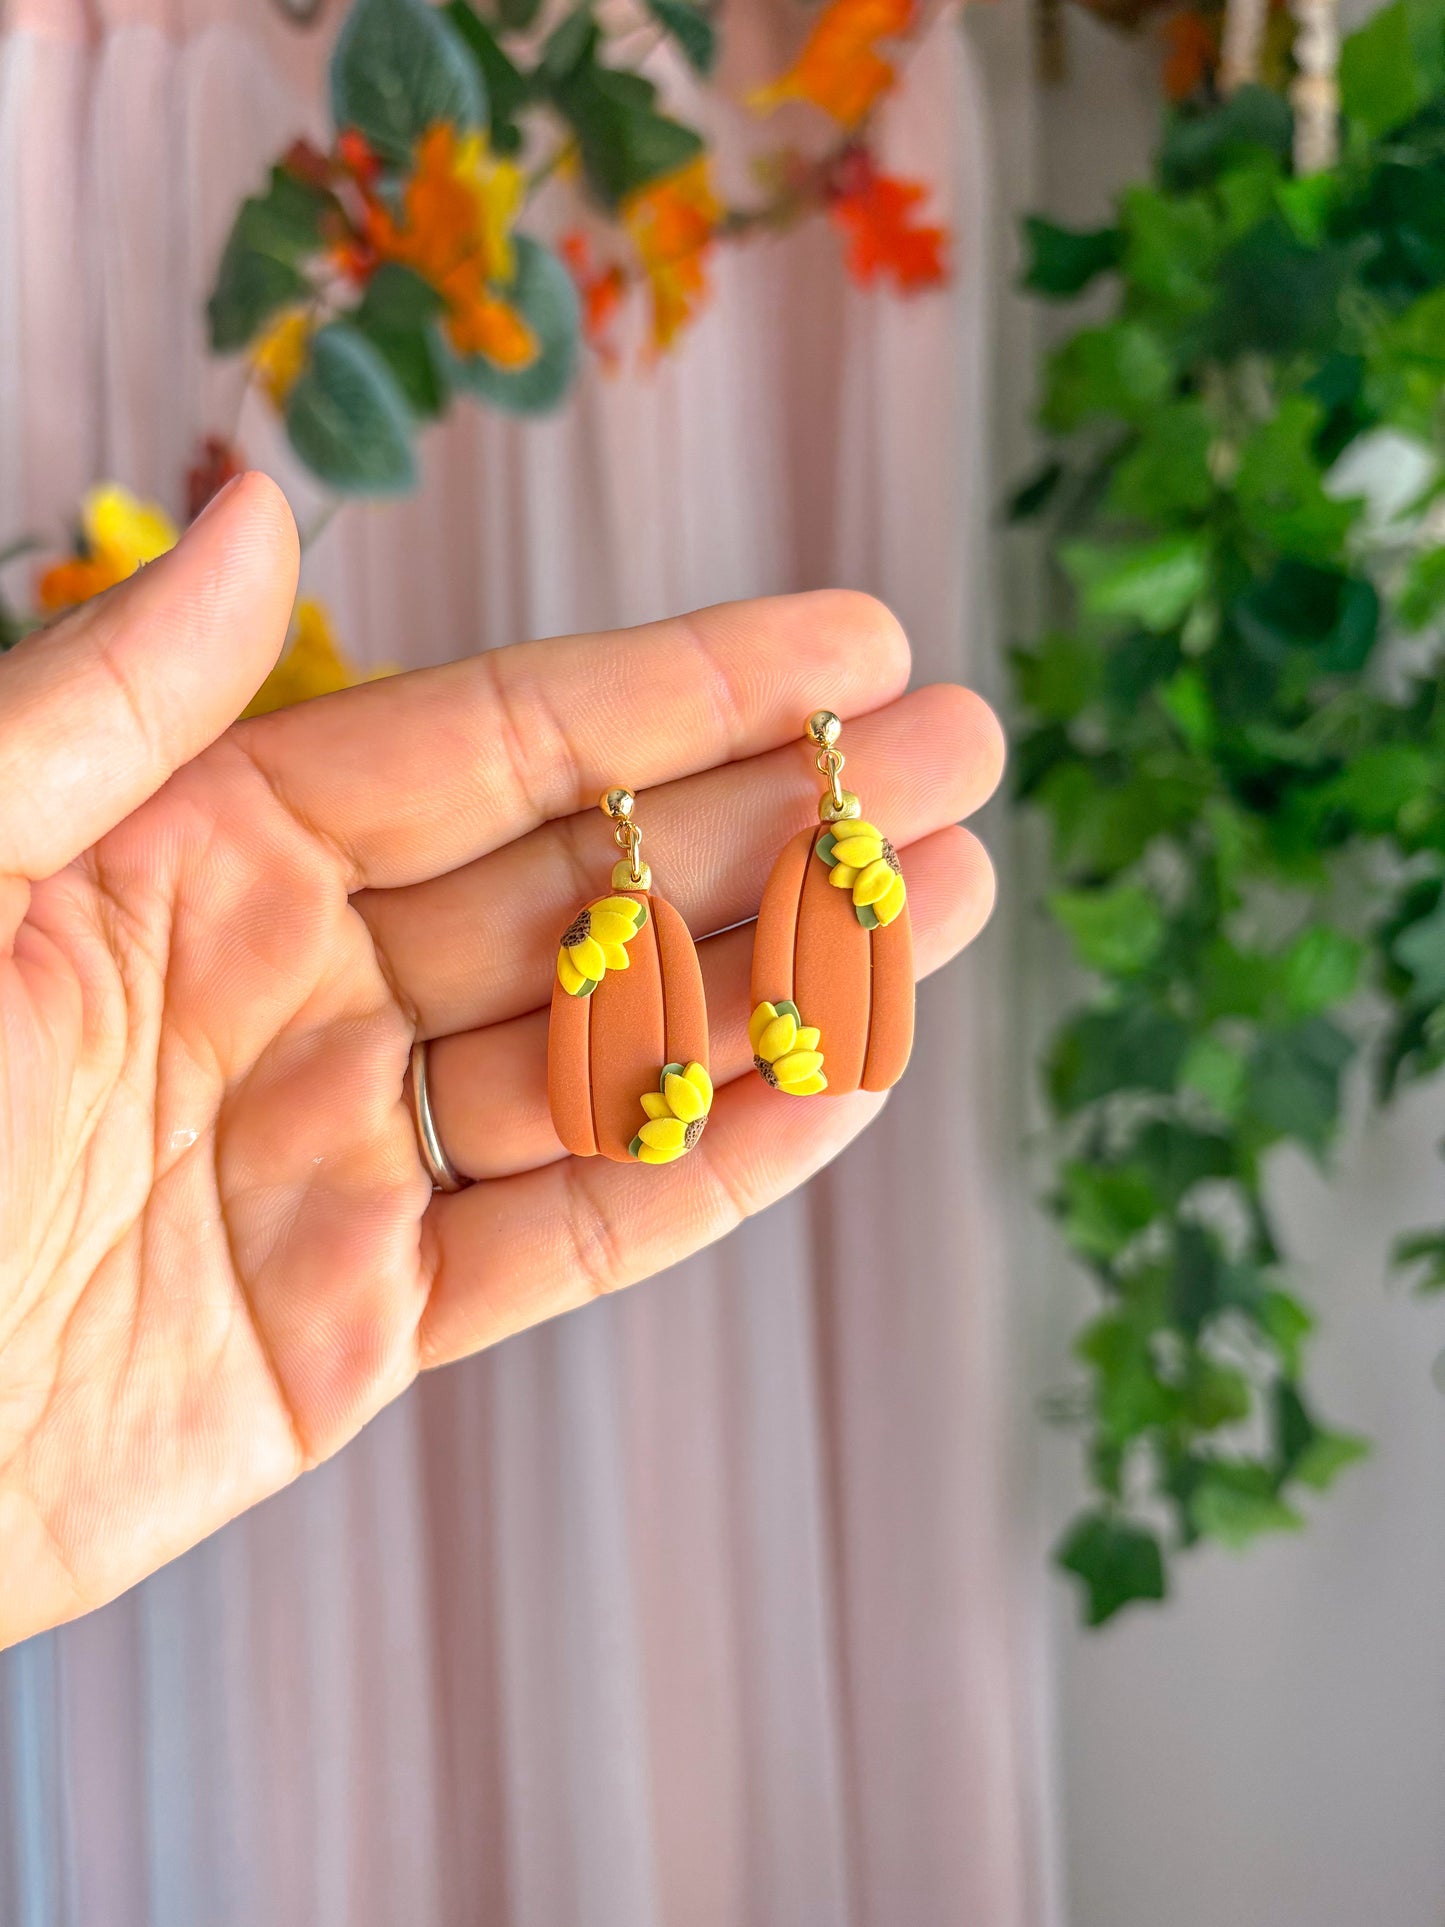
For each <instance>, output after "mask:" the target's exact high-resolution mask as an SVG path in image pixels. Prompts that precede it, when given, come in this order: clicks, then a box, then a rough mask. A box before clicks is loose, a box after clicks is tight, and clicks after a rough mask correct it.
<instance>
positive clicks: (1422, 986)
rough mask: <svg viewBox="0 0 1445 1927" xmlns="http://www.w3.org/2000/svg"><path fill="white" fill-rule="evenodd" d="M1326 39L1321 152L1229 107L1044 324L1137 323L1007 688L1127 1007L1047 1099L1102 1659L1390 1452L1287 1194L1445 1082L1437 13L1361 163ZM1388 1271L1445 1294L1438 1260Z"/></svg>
mask: <svg viewBox="0 0 1445 1927" xmlns="http://www.w3.org/2000/svg"><path fill="white" fill-rule="evenodd" d="M1309 4H1310V5H1311V6H1316V4H1317V0H1309ZM1323 11H1324V10H1323V9H1320V10H1319V12H1318V14H1317V16H1316V18H1315V20H1314V22H1313V27H1312V31H1313V32H1314V33H1315V34H1316V36H1317V37H1316V39H1315V40H1314V41H1313V42H1312V43H1311V44H1310V45H1308V46H1307V47H1306V48H1304V49H1303V50H1302V58H1301V65H1300V79H1299V83H1298V85H1297V87H1296V89H1295V90H1294V93H1293V99H1294V101H1295V106H1296V113H1295V115H1294V116H1293V118H1292V116H1291V113H1290V110H1289V107H1288V106H1287V105H1286V104H1285V102H1284V100H1282V99H1281V98H1279V96H1278V95H1276V94H1273V93H1270V92H1266V91H1264V90H1262V89H1260V88H1257V87H1249V86H1245V87H1241V88H1239V89H1238V90H1237V91H1236V92H1234V93H1233V94H1232V95H1231V96H1230V97H1229V98H1228V99H1227V100H1222V101H1221V100H1212V101H1211V100H1208V99H1204V100H1202V101H1201V102H1199V103H1198V104H1196V105H1195V106H1193V107H1191V108H1189V109H1187V110H1182V111H1178V112H1176V113H1174V114H1173V115H1172V116H1171V117H1170V119H1169V122H1168V124H1167V127H1166V130H1165V135H1164V141H1163V145H1162V148H1161V151H1160V155H1159V161H1158V166H1157V171H1156V174H1155V177H1154V179H1153V180H1152V181H1151V182H1149V183H1143V184H1140V185H1138V186H1136V187H1133V188H1131V189H1129V190H1128V192H1126V193H1125V194H1123V195H1122V196H1121V197H1120V199H1119V202H1118V206H1117V213H1116V219H1115V221H1114V222H1113V223H1112V224H1111V225H1110V226H1108V227H1106V228H1102V229H1099V230H1097V231H1094V232H1090V233H1080V232H1075V231H1070V230H1066V229H1063V228H1060V227H1057V226H1055V225H1053V224H1051V223H1049V222H1046V221H1038V220H1036V221H1032V222H1030V223H1029V237H1030V243H1031V247H1030V253H1031V262H1030V266H1029V269H1028V284H1029V285H1030V286H1031V287H1032V288H1033V289H1034V290H1035V291H1036V292H1037V293H1038V294H1040V295H1042V296H1045V297H1047V298H1050V299H1054V300H1068V299H1071V298H1073V297H1074V296H1076V295H1077V294H1079V293H1081V292H1082V291H1083V290H1084V289H1085V288H1086V287H1095V286H1096V285H1097V284H1101V283H1102V284H1107V285H1108V286H1109V287H1111V288H1112V290H1113V302H1112V310H1111V312H1110V314H1109V316H1108V318H1107V319H1106V320H1104V321H1102V322H1101V323H1099V324H1098V325H1090V326H1087V327H1083V328H1080V329H1078V330H1077V331H1076V332H1075V333H1074V334H1073V335H1071V336H1070V337H1069V338H1068V339H1067V340H1066V341H1065V342H1064V343H1063V345H1062V346H1061V347H1060V348H1059V349H1058V351H1057V352H1056V353H1055V354H1054V355H1053V357H1052V359H1051V361H1050V363H1049V366H1048V371H1047V377H1046V381H1045V389H1044V401H1043V409H1042V421H1043V425H1044V427H1045V429H1046V430H1047V432H1048V433H1049V435H1050V436H1051V437H1052V438H1053V441H1054V444H1055V447H1054V453H1053V454H1052V456H1051V458H1050V461H1049V463H1048V465H1047V466H1046V468H1045V469H1044V470H1043V471H1042V472H1041V473H1040V474H1039V475H1038V476H1037V477H1036V478H1035V480H1034V482H1033V483H1032V484H1031V485H1030V486H1029V487H1028V488H1026V489H1025V490H1024V491H1022V492H1021V494H1020V496H1019V498H1018V500H1017V502H1016V512H1017V513H1018V514H1019V515H1020V516H1021V517H1035V518H1041V519H1042V521H1043V523H1044V525H1045V527H1046V528H1047V530H1048V539H1049V544H1050V549H1051V553H1052V555H1053V558H1054V560H1055V562H1056V564H1057V570H1058V578H1059V581H1060V585H1061V593H1062V603H1061V609H1062V620H1061V621H1060V622H1059V624H1058V625H1057V627H1055V628H1052V629H1050V630H1049V631H1048V633H1046V634H1044V635H1042V636H1040V637H1038V638H1037V639H1035V641H1034V642H1033V643H1032V644H1031V646H1030V647H1028V648H1027V649H1024V650H1021V651H1019V652H1018V654H1017V657H1016V660H1015V671H1016V682H1017V690H1018V695H1019V700H1020V703H1021V705H1022V708H1023V711H1024V714H1025V716H1026V718H1027V724H1028V726H1027V729H1026V732H1025V733H1024V735H1023V737H1022V740H1021V741H1020V743H1019V745H1018V749H1017V755H1016V769H1017V775H1018V790H1019V794H1020V795H1021V797H1022V798H1023V799H1024V800H1025V801H1026V803H1027V804H1028V805H1029V806H1030V807H1031V808H1034V809H1036V810H1038V811H1040V812H1041V813H1042V814H1043V815H1044V816H1045V817H1046V818H1047V819H1048V821H1049V822H1050V824H1051V825H1052V871H1053V889H1052V893H1051V895H1050V897H1049V903H1048V907H1049V912H1050V914H1051V916H1052V917H1053V919H1054V920H1055V922H1056V924H1057V925H1058V926H1059V928H1060V929H1061V931H1062V932H1065V933H1067V938H1068V941H1069V942H1070V943H1071V945H1072V947H1073V950H1074V952H1075V955H1076V957H1077V959H1078V962H1079V964H1080V965H1081V966H1082V968H1083V969H1084V970H1085V971H1086V972H1088V973H1090V975H1091V977H1092V980H1093V986H1094V987H1093V989H1092V990H1091V991H1090V993H1089V994H1088V995H1087V996H1086V997H1085V998H1083V999H1082V1000H1081V1001H1080V1002H1079V1004H1078V1005H1077V1007H1075V1008H1074V1009H1072V1010H1071V1011H1070V1012H1069V1013H1068V1014H1067V1015H1066V1016H1065V1018H1064V1019H1063V1021H1062V1022H1061V1023H1060V1025H1059V1026H1058V1029H1057V1031H1056V1032H1055V1034H1054V1036H1053V1039H1052V1042H1051V1044H1050V1046H1049V1049H1048V1053H1047V1059H1046V1064H1045V1082H1046V1087H1047V1092H1048V1098H1049V1102H1050V1105H1051V1107H1052V1111H1053V1115H1054V1118H1055V1120H1056V1124H1057V1132H1058V1136H1057V1163H1056V1167H1055V1172H1054V1181H1053V1186H1052V1190H1051V1204H1052V1208H1053V1211H1054V1214H1055V1216H1056V1217H1057V1219H1058V1222H1059V1225H1060V1227H1061V1229H1062V1232H1063V1235H1064V1238H1065V1240H1066V1242H1067V1244H1068V1246H1069V1249H1070V1250H1071V1251H1072V1253H1073V1254H1074V1255H1075V1257H1076V1258H1077V1259H1078V1260H1079V1262H1080V1263H1081V1265H1082V1266H1084V1267H1085V1268H1086V1269H1087V1271H1088V1272H1089V1274H1090V1275H1091V1277H1092V1279H1093V1281H1094V1283H1095V1285H1096V1287H1097V1290H1098V1302H1097V1307H1096V1309H1095V1312H1094V1314H1093V1315H1092V1316H1091V1317H1090V1319H1089V1322H1088V1323H1087V1325H1086V1326H1085V1327H1084V1329H1083V1331H1082V1332H1081V1333H1080V1334H1079V1336H1078V1339H1077V1342H1076V1346H1075V1351H1076V1354H1077V1358H1078V1361H1079V1364H1080V1366H1081V1367H1082V1369H1083V1380H1082V1383H1081V1384H1080V1385H1079V1386H1078V1388H1077V1390H1076V1391H1074V1392H1071V1393H1069V1394H1068V1395H1066V1397H1065V1399H1064V1401H1063V1403H1064V1405H1065V1408H1066V1410H1067V1413H1068V1415H1069V1416H1071V1417H1072V1418H1073V1419H1075V1420H1076V1421H1077V1422H1078V1423H1079V1424H1080V1425H1081V1427H1082V1429H1083V1432H1084V1436H1085V1440H1086V1464H1087V1470H1088V1478H1089V1483H1090V1486H1091V1502H1090V1504H1089V1505H1088V1507H1087V1509H1086V1510H1085V1511H1084V1512H1083V1514H1082V1515H1081V1516H1080V1517H1079V1518H1078V1519H1077V1520H1076V1522H1075V1523H1074V1525H1073V1526H1072V1527H1071V1528H1070V1530H1069V1532H1068V1533H1067V1535H1066V1537H1065V1539H1064V1540H1063V1542H1062V1544H1061V1546H1060V1548H1059V1558H1060V1561H1061V1563H1062V1564H1063V1566H1064V1567H1065V1568H1066V1569H1067V1570H1069V1571H1070V1572H1071V1573H1073V1574H1075V1575H1076V1576H1077V1578H1078V1579H1079V1580H1080V1581H1081V1582H1082V1585H1083V1588H1084V1601H1085V1612H1086V1616H1087V1617H1088V1619H1089V1620H1090V1621H1091V1622H1092V1623H1098V1622H1100V1621H1102V1620H1105V1619H1107V1618H1109V1617H1110V1615H1111V1614H1113V1613H1115V1612H1117V1611H1118V1610H1119V1609H1120V1608H1121V1607H1123V1606H1125V1605H1127V1604H1129V1603H1130V1602H1131V1601H1136V1600H1146V1599H1158V1598H1161V1597H1163V1595H1164V1593H1165V1591H1166V1587H1167V1583H1168V1567H1169V1561H1170V1558H1171V1556H1172V1555H1173V1554H1177V1553H1179V1552H1182V1551H1184V1550H1186V1549H1188V1548H1190V1547H1192V1546H1195V1545H1197V1544H1199V1543H1200V1542H1202V1541H1213V1542H1216V1543H1218V1544H1222V1545H1225V1546H1230V1547H1239V1546H1243V1545H1245V1544H1247V1543H1249V1542H1250V1541H1252V1540H1253V1539H1255V1538H1256V1537H1257V1536H1259V1535H1260V1534H1264V1533H1272V1532H1289V1531H1295V1530H1298V1529H1299V1528H1300V1527H1301V1525H1302V1524H1303V1522H1304V1514H1303V1511H1302V1509H1301V1506H1302V1501H1303V1500H1305V1499H1306V1498H1308V1497H1309V1496H1310V1495H1311V1494H1313V1493H1315V1492H1318V1491H1321V1490H1323V1489H1324V1488H1325V1487H1327V1486H1328V1485H1329V1484H1330V1483H1331V1482H1332V1480H1333V1479H1334V1478H1335V1477H1336V1476H1337V1475H1338V1474H1339V1473H1340V1472H1341V1471H1342V1470H1343V1469H1344V1468H1345V1467H1347V1466H1348V1465H1350V1464H1351V1463H1352V1462H1353V1461H1355V1460H1357V1459H1358V1458H1359V1457H1360V1456H1361V1455H1362V1454H1363V1453H1364V1452H1365V1450H1366V1449H1367V1448H1366V1445H1365V1442H1364V1441H1363V1440H1362V1439H1360V1438H1358V1437H1356V1436H1355V1435H1353V1434H1352V1433H1350V1432H1348V1431H1345V1430H1342V1429H1339V1428H1338V1427H1337V1426H1336V1425H1335V1424H1333V1423H1331V1422H1328V1421H1326V1420H1325V1419H1324V1418H1323V1417H1322V1416H1321V1414H1320V1412H1319V1409H1318V1406H1317V1402H1316V1399H1315V1397H1314V1395H1313V1393H1312V1392H1311V1390H1310V1387H1309V1381H1308V1370H1307V1367H1308V1359H1309V1352H1310V1341H1311V1335H1312V1332H1313V1330H1314V1325H1315V1319H1314V1316H1313V1314H1312V1313H1311V1311H1310V1310H1309V1309H1308V1306H1307V1304H1306V1302H1305V1295H1304V1283H1305V1281H1303V1280H1302V1279H1301V1278H1300V1276H1299V1271H1298V1267H1297V1266H1295V1265H1293V1264H1292V1263H1291V1261H1290V1257H1289V1253H1288V1250H1287V1248H1286V1245H1285V1241H1284V1238H1283V1236H1282V1234H1281V1231H1280V1229H1279V1226H1278V1223H1277V1220H1276V1214H1275V1210H1274V1207H1273V1203H1272V1195H1271V1194H1272V1184H1271V1175H1272V1171H1273V1168H1274V1161H1275V1159H1276V1157H1277V1156H1278V1154H1279V1153H1280V1152H1281V1150H1283V1149H1284V1148H1286V1147H1293V1148H1294V1149H1295V1150H1296V1151H1302V1152H1304V1153H1305V1154H1306V1155H1307V1156H1309V1157H1311V1158H1314V1159H1316V1160H1319V1161H1320V1162H1322V1163H1327V1162H1328V1159H1329V1157H1330V1155H1331V1152H1332V1150H1333V1147H1334V1145H1335V1142H1336V1139H1337V1135H1338V1128H1339V1115H1340V1098H1341V1089H1342V1084H1343V1080H1344V1078H1345V1075H1346V1073H1347V1071H1348V1070H1349V1068H1350V1066H1351V1065H1352V1064H1353V1063H1354V1062H1356V1060H1358V1059H1361V1058H1363V1059H1365V1060H1366V1061H1367V1062H1368V1065H1369V1071H1370V1076H1371V1078H1372V1081H1373V1086H1374V1089H1375V1091H1376V1093H1377V1094H1378V1096H1379V1097H1380V1098H1381V1099H1382V1100H1386V1099H1388V1098H1389V1097H1390V1096H1391V1095H1393V1094H1394V1093H1395V1092H1396V1091H1397V1090H1398V1089H1399V1088H1401V1087H1402V1086H1403V1085H1405V1084H1408V1083H1410V1082H1412V1081H1415V1080H1419V1079H1424V1078H1431V1077H1434V1076H1435V1075H1436V1073H1437V1072H1438V1071H1439V1070H1440V1069H1441V1068H1442V1066H1445V677H1442V666H1441V664H1442V645H1445V412H1442V390H1445V6H1442V5H1441V4H1440V3H1439V0H1396V3H1395V4H1394V5H1392V6H1390V7H1388V8H1386V9H1385V11H1383V12H1382V13H1380V14H1378V15H1376V17H1375V18H1374V19H1373V20H1372V21H1371V22H1370V23H1369V25H1368V26H1366V27H1365V28H1364V29H1363V30H1362V31H1360V32H1359V33H1357V34H1355V35H1354V36H1353V37H1352V38H1351V39H1350V40H1349V41H1348V42H1347V43H1346V45H1345V47H1344V50H1343V56H1342V60H1341V64H1340V73H1339V82H1338V85H1339V98H1340V100H1341V101H1342V105H1343V110H1344V121H1343V133H1344V140H1343V145H1342V148H1341V149H1340V150H1338V158H1337V159H1334V160H1333V161H1331V155H1332V153H1333V152H1334V151H1335V140H1336V126H1335V114H1334V106H1333V103H1334V100H1335V98H1336V94H1335V87H1336V81H1335V76H1334V72H1333V67H1334V61H1333V57H1332V52H1331V48H1330V45H1329V27H1328V22H1327V21H1325V20H1324V18H1323ZM1326 123H1328V124H1326ZM1324 162H1330V163H1331V164H1329V165H1324V166H1322V165H1321V164H1322V163H1324ZM1366 991H1368V993H1369V994H1368V996H1366V995H1364V994H1363V993H1365V992H1366ZM1396 1255H1397V1257H1398V1259H1399V1260H1400V1261H1401V1262H1402V1263H1404V1264H1409V1265H1413V1266H1415V1267H1416V1268H1417V1269H1418V1271H1419V1273H1420V1275H1421V1277H1422V1280H1423V1283H1424V1285H1425V1287H1426V1288H1428V1289H1432V1290H1439V1289H1441V1288H1442V1287H1445V1233H1442V1232H1437V1231H1425V1232H1422V1233H1419V1234H1414V1235H1410V1236H1406V1237H1404V1238H1403V1239H1402V1240H1401V1242H1400V1244H1399V1245H1398V1247H1397V1254H1396ZM1371 1282H1372V1281H1369V1280H1362V1281H1361V1283H1362V1288H1364V1289H1369V1288H1371Z"/></svg>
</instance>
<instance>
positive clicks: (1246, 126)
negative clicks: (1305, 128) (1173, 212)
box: [1159, 87, 1294, 192]
mask: <svg viewBox="0 0 1445 1927" xmlns="http://www.w3.org/2000/svg"><path fill="white" fill-rule="evenodd" d="M1293 130H1294V119H1293V116H1292V115H1291V113H1290V110H1289V107H1288V106H1287V105H1286V103H1285V101H1284V100H1283V99H1282V98H1281V97H1280V96H1279V95H1278V94H1276V93H1274V92H1272V91H1271V90H1270V89H1269V88H1267V87H1238V88H1236V89H1235V91H1234V92H1233V93H1232V94H1230V95H1229V96H1228V98H1227V99H1226V100H1225V101H1224V103H1223V104H1222V105H1220V106H1211V107H1209V108H1207V109H1205V110H1204V111H1203V112H1197V111H1191V110H1189V109H1181V110H1180V111H1179V112H1177V113H1176V114H1174V115H1173V116H1172V118H1171V119H1170V121H1169V124H1168V127H1167V129H1166V131H1165V136H1164V146H1163V150H1162V152H1161V153H1160V156H1159V174H1160V178H1161V180H1162V181H1163V182H1164V185H1165V186H1166V187H1168V188H1171V189H1173V190H1175V191H1177V192H1184V191H1187V190H1188V189H1190V188H1196V187H1207V186H1209V185H1210V184H1211V183H1212V182H1213V181H1215V180H1217V179H1218V177H1219V175H1220V174H1221V173H1223V172H1224V171H1225V170H1226V169H1227V168H1229V167H1232V166H1233V167H1238V166H1239V165H1240V164H1241V162H1245V163H1247V162H1248V160H1249V159H1250V158H1251V157H1252V156H1255V155H1258V156H1260V157H1262V158H1264V159H1266V160H1272V161H1275V162H1277V163H1279V164H1281V165H1282V164H1283V163H1284V162H1285V161H1286V160H1287V159H1288V157H1289V151H1290V142H1291V140H1292V138H1293Z"/></svg>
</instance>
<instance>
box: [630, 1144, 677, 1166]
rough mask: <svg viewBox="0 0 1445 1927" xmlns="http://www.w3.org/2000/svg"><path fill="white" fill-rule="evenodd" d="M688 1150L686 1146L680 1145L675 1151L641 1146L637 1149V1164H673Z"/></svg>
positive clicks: (646, 1145)
mask: <svg viewBox="0 0 1445 1927" xmlns="http://www.w3.org/2000/svg"><path fill="white" fill-rule="evenodd" d="M686 1149H687V1146H686V1145H685V1144H679V1145H678V1146H677V1147H676V1149H674V1150H671V1151H659V1150H657V1149H655V1147H654V1146H652V1145H651V1144H641V1145H639V1146H638V1148H637V1162H638V1163H639V1164H672V1163H673V1162H674V1161H675V1160H676V1159H678V1158H680V1157H681V1156H682V1154H683V1152H684V1151H685V1150H686Z"/></svg>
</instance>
